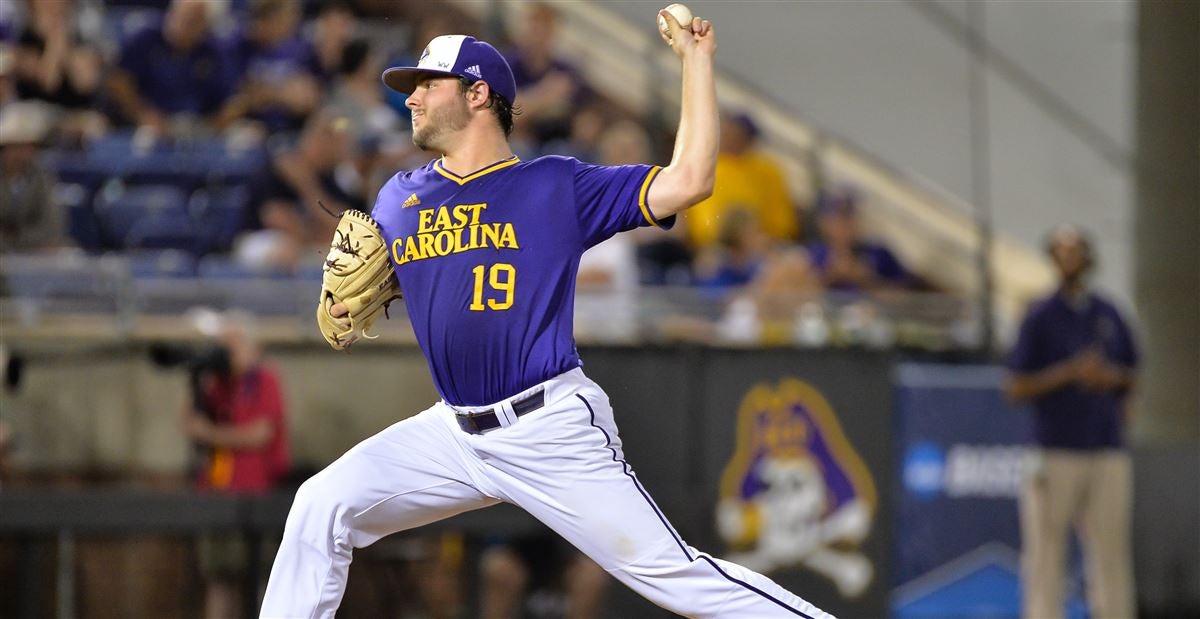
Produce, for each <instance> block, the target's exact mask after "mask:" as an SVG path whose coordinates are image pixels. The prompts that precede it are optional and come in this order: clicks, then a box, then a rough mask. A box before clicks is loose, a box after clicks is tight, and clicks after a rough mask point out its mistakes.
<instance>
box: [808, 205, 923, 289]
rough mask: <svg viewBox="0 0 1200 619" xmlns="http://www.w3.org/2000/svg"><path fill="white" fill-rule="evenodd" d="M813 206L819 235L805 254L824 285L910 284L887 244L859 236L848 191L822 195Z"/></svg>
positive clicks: (881, 286) (885, 286)
mask: <svg viewBox="0 0 1200 619" xmlns="http://www.w3.org/2000/svg"><path fill="white" fill-rule="evenodd" d="M817 208H818V215H817V216H818V218H819V221H818V225H819V227H820V231H821V239H820V240H819V241H817V242H815V243H813V244H812V245H811V246H810V247H809V254H810V256H811V259H812V264H813V266H814V267H815V268H816V270H817V272H818V273H819V274H820V277H821V283H822V284H823V285H824V286H825V288H827V289H830V290H846V291H869V290H880V289H888V288H906V287H910V286H912V285H913V278H912V277H911V276H910V275H909V273H908V271H906V270H905V269H904V267H903V266H902V265H901V264H900V261H899V260H898V259H897V258H896V256H895V255H893V254H892V252H891V251H890V250H889V249H888V248H887V247H885V246H883V245H881V244H879V243H873V242H869V241H866V240H864V239H863V238H862V235H861V232H860V230H859V226H858V210H857V209H858V207H857V205H856V198H855V197H854V196H853V195H852V194H850V193H849V192H844V193H828V194H825V195H822V196H821V198H820V200H819V205H818V207H817Z"/></svg>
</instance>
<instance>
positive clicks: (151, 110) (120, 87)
mask: <svg viewBox="0 0 1200 619" xmlns="http://www.w3.org/2000/svg"><path fill="white" fill-rule="evenodd" d="M219 6H220V5H219V4H215V3H209V2H205V1H204V0H174V1H173V2H172V3H171V6H170V7H169V8H168V9H167V12H166V14H165V15H164V17H163V21H162V23H160V24H151V25H150V26H148V27H147V28H145V29H143V30H141V31H139V32H137V33H135V34H133V35H132V36H131V37H130V38H129V39H128V40H127V41H125V43H124V44H123V45H122V46H121V57H120V60H119V61H118V62H117V66H116V67H115V68H114V69H113V75H112V77H111V78H110V79H109V91H110V93H111V95H112V98H113V100H114V102H115V103H116V105H117V107H118V109H119V111H120V112H121V114H122V115H123V116H125V118H126V119H127V120H129V121H130V122H132V123H134V124H136V125H139V126H148V127H151V128H154V129H157V130H159V131H165V130H166V129H167V125H168V121H169V119H170V116H172V115H174V114H190V115H193V116H196V117H200V118H206V119H215V115H216V114H217V112H218V111H219V110H220V109H221V106H222V105H223V104H224V103H225V100H226V99H228V98H229V96H230V95H231V94H232V93H233V75H232V73H231V69H232V68H231V66H230V64H229V57H228V55H227V54H226V53H225V51H224V49H223V48H222V46H221V45H220V44H219V43H218V41H217V39H216V37H214V36H213V34H212V28H211V18H212V13H213V11H215V10H216V8H215V7H219Z"/></svg>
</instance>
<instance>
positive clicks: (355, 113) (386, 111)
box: [326, 39, 400, 140]
mask: <svg viewBox="0 0 1200 619" xmlns="http://www.w3.org/2000/svg"><path fill="white" fill-rule="evenodd" d="M382 72H383V59H382V58H380V57H379V55H378V54H376V53H374V51H373V50H372V49H371V44H370V43H368V42H367V41H366V39H355V40H353V41H351V42H350V43H348V44H347V45H346V46H345V48H344V49H343V50H342V57H341V63H340V64H339V65H338V67H337V76H338V79H337V82H336V86H335V89H334V91H333V95H332V96H331V97H330V99H329V101H328V102H327V104H326V105H327V107H329V108H331V109H333V110H336V111H337V112H338V113H339V114H341V115H342V116H345V117H346V118H349V119H352V121H353V122H354V124H355V129H356V130H357V133H358V137H359V138H360V139H370V140H379V139H382V138H383V137H385V136H387V135H389V134H391V133H393V132H395V131H396V130H397V129H398V128H399V126H400V115H399V114H397V113H396V111H395V110H393V109H392V108H391V106H389V105H388V104H387V102H385V101H384V99H383V89H382V88H381V82H380V81H379V76H380V74H381V73H382Z"/></svg>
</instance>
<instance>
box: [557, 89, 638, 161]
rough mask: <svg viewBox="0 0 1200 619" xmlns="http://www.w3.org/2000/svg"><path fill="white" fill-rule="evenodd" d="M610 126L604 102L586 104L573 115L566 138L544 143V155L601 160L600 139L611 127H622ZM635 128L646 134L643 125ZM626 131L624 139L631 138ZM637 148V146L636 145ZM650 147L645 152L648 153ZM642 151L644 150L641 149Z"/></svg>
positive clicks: (581, 159) (618, 126)
mask: <svg viewBox="0 0 1200 619" xmlns="http://www.w3.org/2000/svg"><path fill="white" fill-rule="evenodd" d="M623 124H624V123H619V124H618V125H615V126H612V127H610V125H609V122H608V118H607V114H606V113H605V110H604V105H603V104H602V103H599V102H597V103H592V104H588V105H584V106H583V107H582V108H579V109H578V110H576V111H575V113H574V114H572V115H571V131H570V133H569V134H568V135H567V137H566V138H560V139H555V140H551V141H549V142H547V143H545V144H543V145H542V148H541V154H543V155H562V156H564V157H574V158H576V159H579V160H580V161H600V160H603V158H604V154H603V153H601V152H600V141H601V139H602V137H603V136H605V135H606V133H607V132H608V131H609V130H610V129H618V130H619V129H621V125H623ZM634 130H636V131H637V132H640V133H642V134H645V131H642V129H641V127H639V126H637V125H634ZM628 135H629V133H628V132H626V137H624V139H629V138H628V137H627V136H628ZM635 148H636V146H635ZM648 151H649V149H647V150H646V151H645V152H647V153H648ZM639 152H642V151H639Z"/></svg>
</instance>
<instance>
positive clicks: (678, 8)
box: [658, 2, 692, 39]
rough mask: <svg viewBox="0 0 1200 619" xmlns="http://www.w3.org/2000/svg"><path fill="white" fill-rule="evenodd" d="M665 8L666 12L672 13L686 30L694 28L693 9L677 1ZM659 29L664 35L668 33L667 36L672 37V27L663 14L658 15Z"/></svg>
mask: <svg viewBox="0 0 1200 619" xmlns="http://www.w3.org/2000/svg"><path fill="white" fill-rule="evenodd" d="M664 10H665V11H666V12H668V13H670V14H671V16H672V17H674V18H675V21H677V22H679V25H680V26H683V27H684V29H685V30H691V28H692V10H691V9H689V8H687V7H686V6H684V5H682V4H679V3H678V2H677V3H675V4H672V5H670V6H668V7H667V8H666V9H664ZM658 29H659V30H660V31H661V32H662V33H663V34H664V35H666V37H667V38H668V39H669V38H671V29H670V27H669V26H668V24H667V20H666V19H664V18H663V16H662V15H659V16H658Z"/></svg>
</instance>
